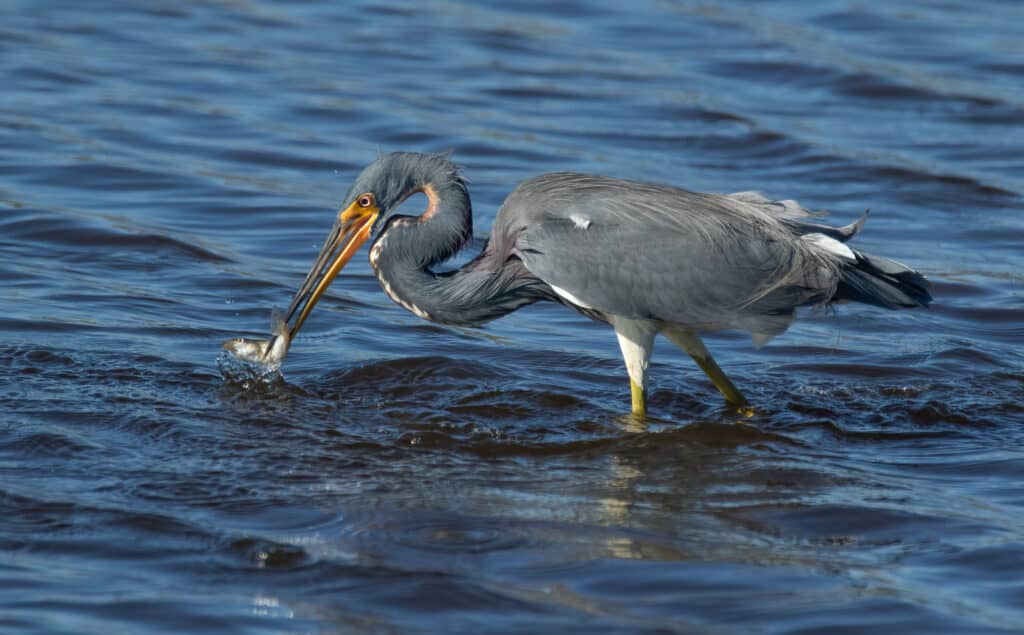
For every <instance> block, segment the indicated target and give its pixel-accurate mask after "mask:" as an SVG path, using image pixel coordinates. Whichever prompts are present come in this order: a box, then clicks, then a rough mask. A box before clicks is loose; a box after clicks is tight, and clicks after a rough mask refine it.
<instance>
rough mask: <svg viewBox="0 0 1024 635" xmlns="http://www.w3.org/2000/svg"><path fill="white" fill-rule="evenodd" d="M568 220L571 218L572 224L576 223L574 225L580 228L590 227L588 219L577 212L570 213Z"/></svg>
mask: <svg viewBox="0 0 1024 635" xmlns="http://www.w3.org/2000/svg"><path fill="white" fill-rule="evenodd" d="M569 220H571V221H572V222H573V224H574V225H576V227H579V228H580V229H586V228H588V227H590V219H589V218H584V217H583V216H580V215H579V214H570V215H569Z"/></svg>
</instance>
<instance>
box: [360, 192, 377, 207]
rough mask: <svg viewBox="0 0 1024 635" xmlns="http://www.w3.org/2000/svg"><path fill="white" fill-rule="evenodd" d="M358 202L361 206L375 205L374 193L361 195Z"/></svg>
mask: <svg viewBox="0 0 1024 635" xmlns="http://www.w3.org/2000/svg"><path fill="white" fill-rule="evenodd" d="M356 202H357V203H359V207H369V206H371V205H373V195H372V194H363V195H362V196H360V197H359V200H358V201H356Z"/></svg>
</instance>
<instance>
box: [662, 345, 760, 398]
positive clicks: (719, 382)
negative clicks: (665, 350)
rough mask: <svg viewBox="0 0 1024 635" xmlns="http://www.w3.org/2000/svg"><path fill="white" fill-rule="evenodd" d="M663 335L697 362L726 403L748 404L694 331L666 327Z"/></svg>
mask: <svg viewBox="0 0 1024 635" xmlns="http://www.w3.org/2000/svg"><path fill="white" fill-rule="evenodd" d="M665 337H667V338H668V339H669V340H670V341H671V342H672V343H673V344H675V345H676V346H678V347H679V348H681V349H683V350H684V351H686V353H687V354H688V355H689V356H690V357H692V358H693V361H695V362H697V365H698V366H700V369H701V370H703V371H704V373H705V374H707V376H708V378H709V379H710V380H711V383H712V384H714V385H715V388H717V389H718V392H720V393H722V395H724V396H725V401H726V403H728V404H729V405H730V406H734V407H737V408H742V407H744V406H746V405H748V403H747V399H746V397H744V396H743V393H741V392H740V390H739V388H737V387H736V385H735V384H734V383H732V380H730V379H729V377H728V376H726V374H725V372H724V371H723V370H722V369H721V368H720V367H719V366H718V363H717V362H715V358H714V357H712V356H711V352H710V351H708V349H707V347H705V346H704V342H702V341H701V339H700V337H699V336H698V335H697V334H696V333H694V332H693V331H686V330H683V329H666V330H665Z"/></svg>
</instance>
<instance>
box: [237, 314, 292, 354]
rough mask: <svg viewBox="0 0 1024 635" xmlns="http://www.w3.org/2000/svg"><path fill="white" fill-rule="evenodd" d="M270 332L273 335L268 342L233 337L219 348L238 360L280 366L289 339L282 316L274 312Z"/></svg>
mask: <svg viewBox="0 0 1024 635" xmlns="http://www.w3.org/2000/svg"><path fill="white" fill-rule="evenodd" d="M270 330H271V333H272V334H273V337H271V338H270V339H269V340H247V339H245V338H244V337H234V338H231V339H230V340H226V341H225V342H224V343H223V344H222V345H221V346H222V347H223V348H224V350H226V351H229V352H230V353H231V354H232V355H234V356H235V357H237V358H238V359H241V360H244V361H247V362H254V363H257V364H280V363H281V360H283V359H284V356H285V354H287V353H288V347H289V346H290V345H291V338H290V337H289V335H288V324H286V323H285V321H284V316H283V315H281V314H280V313H278V312H277V311H274V313H273V314H272V315H271V319H270Z"/></svg>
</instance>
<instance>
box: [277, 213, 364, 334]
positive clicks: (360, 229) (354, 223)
mask: <svg viewBox="0 0 1024 635" xmlns="http://www.w3.org/2000/svg"><path fill="white" fill-rule="evenodd" d="M378 214H380V209H379V208H378V207H377V206H376V204H372V205H370V206H367V207H362V206H360V205H359V204H358V203H357V202H353V203H352V204H351V205H349V206H348V207H347V208H346V209H344V210H342V211H341V213H339V214H338V220H337V222H336V223H334V227H333V228H332V229H331V233H330V234H328V236H327V241H326V242H324V246H323V248H322V249H321V250H320V254H319V255H317V257H316V260H315V261H314V262H313V266H312V267H311V268H310V270H309V273H307V274H306V279H305V280H303V282H302V286H301V287H299V290H298V291H297V292H296V293H295V297H294V298H293V299H292V303H291V305H290V306H289V307H288V312H287V314H286V315H285V321H286V322H290V321H291V319H292V316H293V315H294V314H295V312H296V311H298V312H299V316H298V317H297V318H296V319H295V323H294V324H292V327H291V331H290V332H289V336H290V337H291V338H294V337H295V334H296V333H298V332H299V329H300V328H302V324H303V322H305V321H306V316H308V315H309V312H310V311H312V310H313V307H314V306H316V303H317V301H318V300H319V299H320V296H322V295H323V294H324V291H326V290H327V287H328V286H329V285H330V284H331V282H333V281H334V279H335V278H336V277H337V276H338V273H339V272H340V271H341V270H342V269H343V268H344V267H345V265H347V264H348V261H349V260H352V256H354V255H355V254H356V252H357V251H359V248H360V247H361V246H362V245H363V243H365V242H366V239H368V238H369V237H370V231H371V229H372V228H373V223H374V221H376V220H377V216H378Z"/></svg>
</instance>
